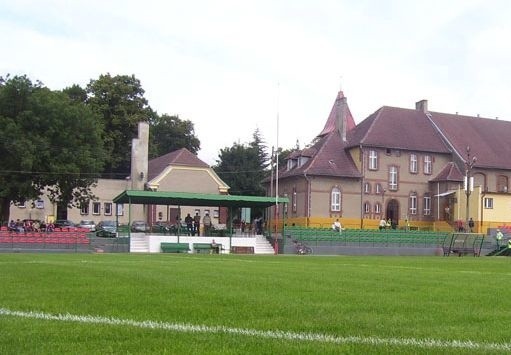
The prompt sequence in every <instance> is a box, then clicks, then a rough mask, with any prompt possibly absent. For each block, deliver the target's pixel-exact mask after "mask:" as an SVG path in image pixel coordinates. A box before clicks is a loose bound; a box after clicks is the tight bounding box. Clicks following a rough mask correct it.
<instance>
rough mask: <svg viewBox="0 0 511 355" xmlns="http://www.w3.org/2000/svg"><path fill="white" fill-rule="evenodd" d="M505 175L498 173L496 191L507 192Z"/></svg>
mask: <svg viewBox="0 0 511 355" xmlns="http://www.w3.org/2000/svg"><path fill="white" fill-rule="evenodd" d="M507 181H508V179H507V176H504V175H499V176H498V177H497V191H498V192H507Z"/></svg>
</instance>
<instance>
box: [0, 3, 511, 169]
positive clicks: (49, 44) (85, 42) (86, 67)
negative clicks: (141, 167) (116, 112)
mask: <svg viewBox="0 0 511 355" xmlns="http://www.w3.org/2000/svg"><path fill="white" fill-rule="evenodd" d="M509 9H510V5H508V3H507V2H506V1H490V4H489V3H488V2H482V1H478V0H474V1H449V2H446V1H429V2H419V3H418V2H409V1H370V0H365V1H358V2H352V1H333V0H332V1H319V2H316V1H279V2H271V1H243V2H240V1H227V0H225V1H217V2H208V1H187V2H184V1H169V2H161V1H146V2H143V3H141V2H135V1H87V2H85V1H73V2H69V1H64V0H60V1H58V0H55V1H49V0H47V1H16V2H12V3H3V4H0V30H1V31H2V33H4V34H5V33H7V34H8V35H7V36H2V37H1V39H0V45H1V46H2V48H8V51H4V53H5V52H6V53H7V55H3V56H2V57H0V75H3V74H6V73H8V72H10V73H27V74H28V75H29V76H30V77H31V78H32V79H34V80H35V79H40V80H41V81H43V82H44V83H45V84H46V85H48V86H49V87H51V88H54V89H59V88H62V87H65V86H68V85H71V84H73V83H78V84H81V85H85V84H86V83H87V82H88V81H89V80H90V79H94V78H97V77H98V76H99V75H100V74H103V73H106V72H110V73H112V74H135V76H136V77H137V78H139V79H140V80H141V81H142V85H143V88H144V89H145V90H146V97H147V98H148V99H149V102H150V104H151V106H152V107H153V108H154V109H156V110H157V111H158V112H160V113H170V114H179V115H180V117H181V118H183V119H189V120H191V121H192V122H194V124H195V129H196V133H197V136H198V137H199V139H200V140H201V146H202V150H201V152H200V153H199V157H201V158H202V159H204V160H205V161H207V162H208V163H210V164H213V163H215V160H216V158H217V155H218V152H219V150H220V149H221V148H223V147H226V146H230V145H231V144H232V143H233V142H234V141H240V142H242V143H244V142H247V141H249V140H250V139H251V135H252V133H253V132H254V130H255V129H256V128H259V129H260V130H261V132H262V134H263V137H264V139H265V140H266V142H267V144H268V145H269V146H270V147H271V146H272V145H275V144H276V117H277V114H279V121H280V134H279V143H280V145H281V146H283V147H284V148H289V147H292V146H294V144H295V142H296V140H297V139H298V140H299V141H300V143H301V144H302V145H304V144H306V143H308V142H310V141H311V140H312V139H313V138H314V136H315V135H316V134H318V133H319V132H320V131H321V129H322V127H323V125H324V123H325V121H326V118H327V116H328V113H329V112H330V109H331V106H332V104H333V100H334V99H335V96H336V94H337V91H338V90H339V88H340V87H341V86H342V89H343V90H344V92H345V94H346V95H347V96H348V103H349V104H350V107H351V111H352V113H353V114H354V116H355V119H356V121H357V122H360V121H361V120H363V119H364V118H365V117H367V116H368V115H369V114H371V113H372V112H374V111H375V110H377V109H378V108H379V107H380V106H382V105H389V106H401V107H410V108H412V107H413V105H414V102H416V101H418V100H420V99H428V100H429V101H430V109H432V110H436V111H445V112H456V111H459V112H460V113H466V114H473V115H475V114H477V113H480V114H481V115H482V116H488V117H494V116H499V117H501V118H508V119H511V109H510V108H509V107H508V105H507V98H508V97H509V94H510V92H509V91H510V88H509V82H511V80H510V79H511V72H510V69H508V68H509V66H508V63H509V59H511V58H510V57H511V45H510V44H509V43H510V42H509V41H507V38H509V35H510V34H511V29H510V27H509V25H508V19H507V18H506V15H507V14H508V13H509ZM278 83H280V89H279V90H278V89H277V85H278ZM277 101H278V103H277Z"/></svg>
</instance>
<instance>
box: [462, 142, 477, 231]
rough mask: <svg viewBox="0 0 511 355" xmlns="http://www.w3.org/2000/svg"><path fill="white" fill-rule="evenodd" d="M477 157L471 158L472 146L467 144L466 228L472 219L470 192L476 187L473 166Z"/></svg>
mask: <svg viewBox="0 0 511 355" xmlns="http://www.w3.org/2000/svg"><path fill="white" fill-rule="evenodd" d="M476 161H477V158H476V157H472V159H470V146H468V145H467V160H466V161H465V184H464V185H465V186H464V187H465V194H466V195H467V206H466V216H465V217H466V219H467V221H466V224H465V228H468V224H469V220H470V194H471V192H472V190H473V188H474V178H473V177H472V176H471V173H472V168H473V167H474V164H475V163H476Z"/></svg>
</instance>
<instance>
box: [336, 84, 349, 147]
mask: <svg viewBox="0 0 511 355" xmlns="http://www.w3.org/2000/svg"><path fill="white" fill-rule="evenodd" d="M335 105H336V117H335V128H336V129H337V130H338V131H339V134H340V135H341V139H342V141H343V142H346V115H347V111H348V99H347V98H346V97H345V96H344V93H343V92H342V91H340V92H339V95H338V96H337V100H335Z"/></svg>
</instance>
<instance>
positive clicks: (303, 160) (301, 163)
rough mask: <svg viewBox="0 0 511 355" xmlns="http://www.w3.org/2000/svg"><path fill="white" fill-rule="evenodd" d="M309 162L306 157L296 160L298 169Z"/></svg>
mask: <svg viewBox="0 0 511 355" xmlns="http://www.w3.org/2000/svg"><path fill="white" fill-rule="evenodd" d="M308 161H309V158H307V157H299V158H298V167H302V166H304V165H305V164H306V163H307V162H308Z"/></svg>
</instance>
